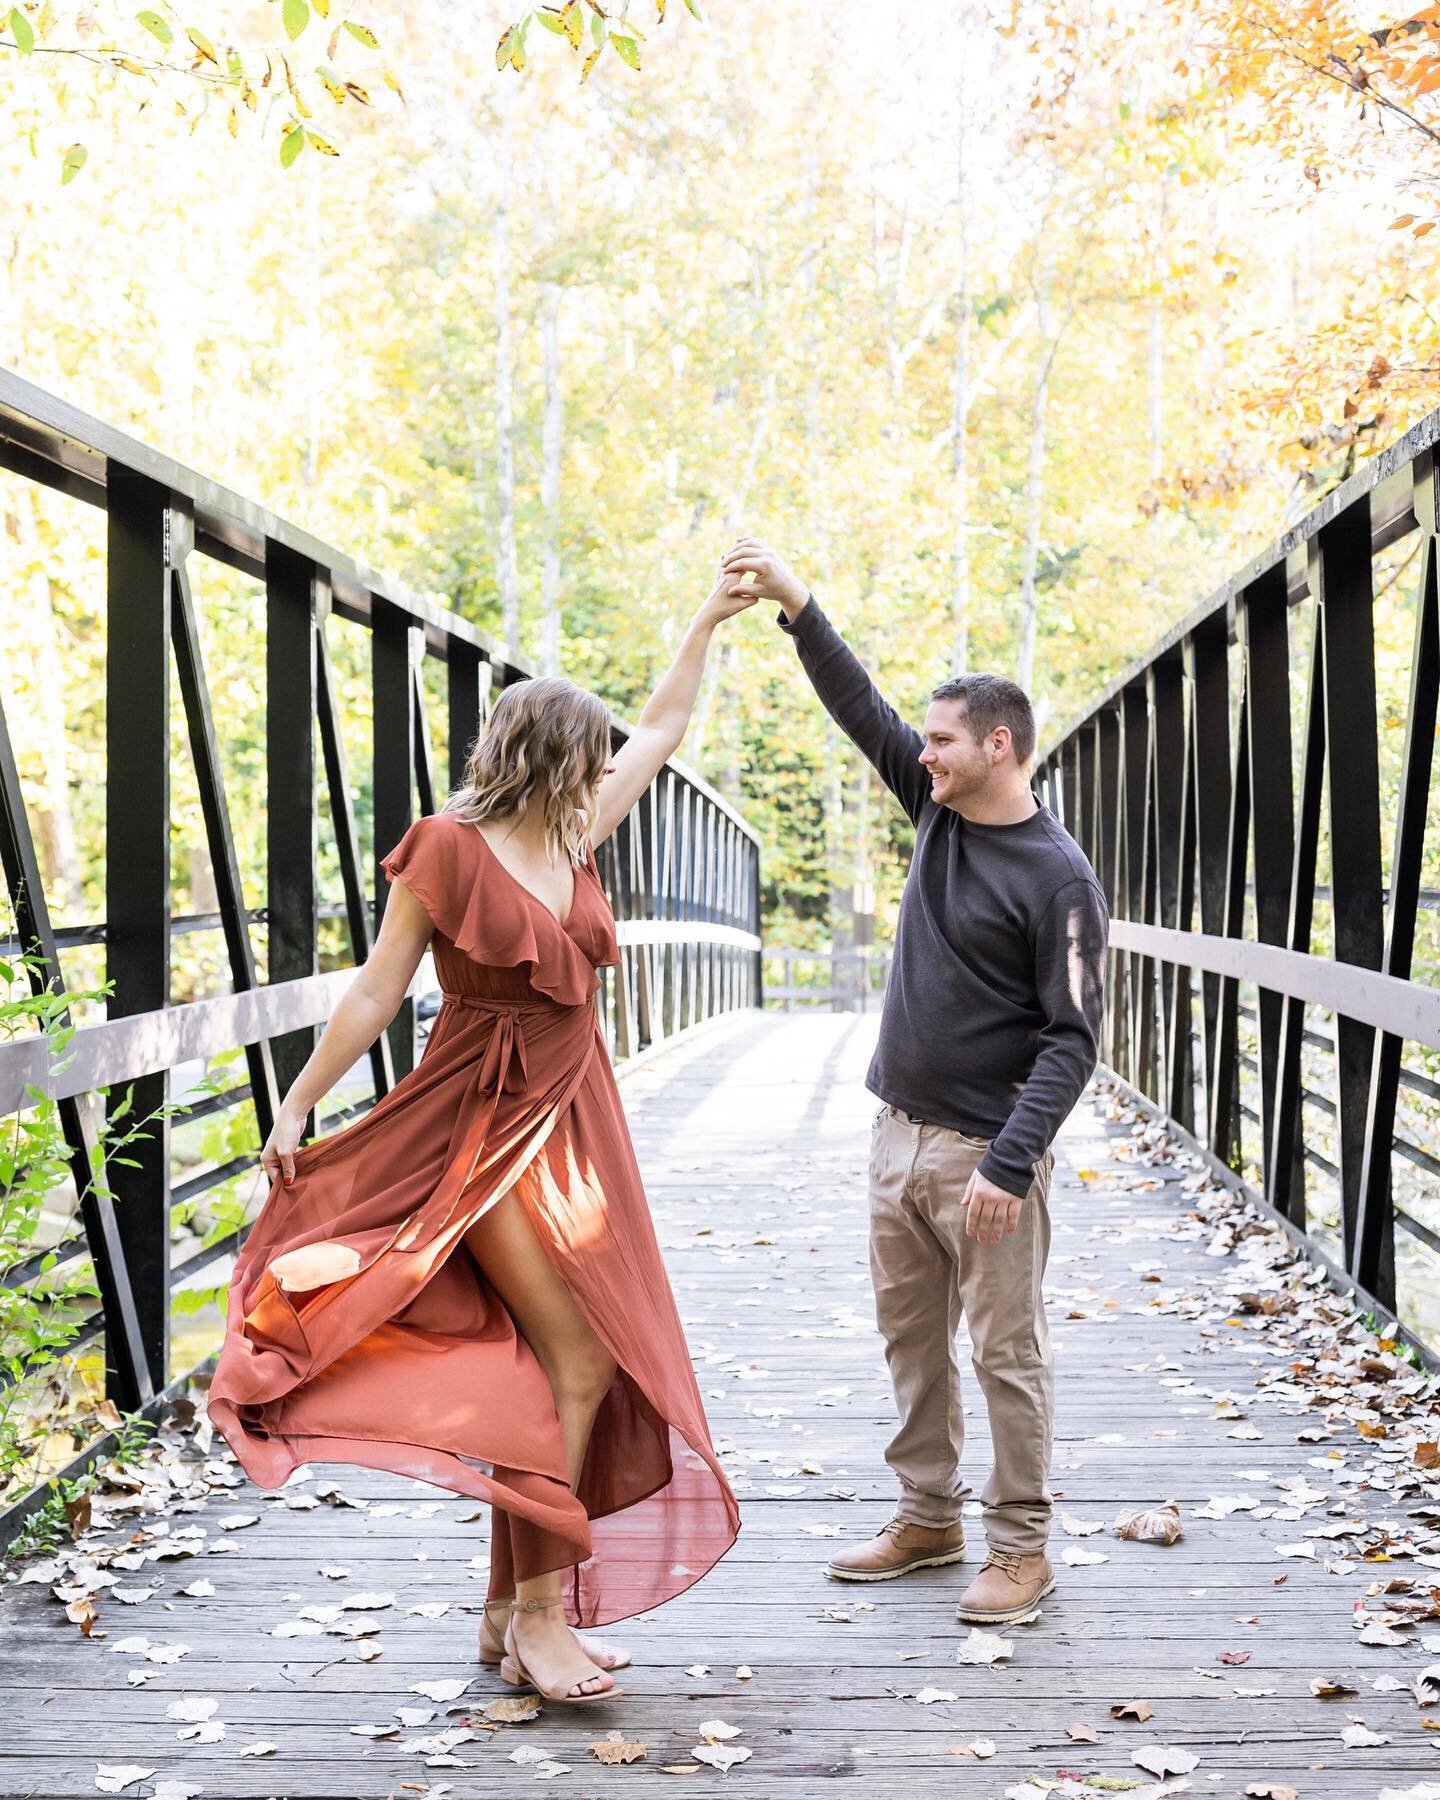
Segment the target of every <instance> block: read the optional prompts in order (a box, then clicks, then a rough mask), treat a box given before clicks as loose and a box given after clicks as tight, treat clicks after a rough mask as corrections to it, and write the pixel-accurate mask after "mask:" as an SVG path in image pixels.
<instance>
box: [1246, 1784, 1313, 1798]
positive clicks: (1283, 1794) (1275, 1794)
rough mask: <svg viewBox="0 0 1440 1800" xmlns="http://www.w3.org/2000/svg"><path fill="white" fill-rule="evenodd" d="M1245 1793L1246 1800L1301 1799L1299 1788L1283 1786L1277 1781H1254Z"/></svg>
mask: <svg viewBox="0 0 1440 1800" xmlns="http://www.w3.org/2000/svg"><path fill="white" fill-rule="evenodd" d="M1245 1794H1246V1800H1300V1790H1299V1788H1293V1787H1282V1786H1281V1785H1280V1784H1279V1783H1278V1782H1275V1781H1252V1782H1251V1783H1250V1785H1249V1787H1247V1788H1246V1790H1245Z"/></svg>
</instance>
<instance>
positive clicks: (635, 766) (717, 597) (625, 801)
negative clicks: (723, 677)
mask: <svg viewBox="0 0 1440 1800" xmlns="http://www.w3.org/2000/svg"><path fill="white" fill-rule="evenodd" d="M755 598H756V597H755V595H754V594H752V593H751V592H749V590H748V589H747V590H745V591H743V592H742V591H740V589H739V583H738V580H737V578H736V577H733V576H730V575H727V574H726V573H725V572H724V570H723V569H722V570H721V572H720V575H719V576H718V578H717V579H716V582H715V586H714V587H713V588H712V589H711V590H710V593H709V595H708V597H707V598H706V600H705V603H704V604H703V605H702V606H701V608H700V610H699V611H698V612H697V613H696V614H695V617H694V618H693V619H692V620H691V621H690V624H689V626H688V627H687V628H686V632H685V636H684V637H683V638H682V639H681V640H680V648H679V649H678V650H677V651H676V652H675V660H674V662H672V663H671V665H670V667H669V668H668V669H667V670H666V671H665V673H664V675H663V676H662V677H661V679H660V683H659V685H658V687H657V688H656V689H655V692H654V693H653V694H652V695H651V696H650V698H649V699H648V700H647V701H646V702H645V705H644V706H643V707H642V708H641V712H640V717H639V718H638V719H637V720H636V721H635V725H634V727H633V729H632V730H631V732H630V735H629V737H627V738H626V740H625V742H624V743H623V744H622V745H621V746H620V748H619V750H617V751H616V753H615V755H614V758H613V759H612V762H611V767H610V772H609V774H608V775H606V777H605V779H604V780H603V781H602V782H601V783H600V792H599V796H598V798H597V800H596V805H595V823H594V826H593V828H592V830H591V833H590V842H591V843H592V844H601V843H603V842H604V841H605V839H606V838H607V837H609V835H610V833H611V832H612V831H613V830H614V829H615V827H616V826H617V825H618V824H619V823H620V821H621V820H622V819H623V818H624V817H625V815H626V813H628V812H629V810H630V808H631V807H632V806H633V805H634V804H635V802H636V801H637V800H638V799H639V798H640V796H641V795H642V794H643V793H644V792H645V790H646V788H647V787H649V785H650V783H651V782H652V781H653V780H654V779H655V776H656V774H657V773H658V772H659V770H660V769H661V768H662V767H663V765H664V763H665V761H666V759H667V758H668V757H671V756H673V755H674V754H675V752H676V750H678V749H679V747H680V740H681V739H682V738H683V737H684V736H685V731H686V728H687V726H688V725H689V723H690V715H691V713H692V712H693V711H694V710H695V697H696V695H697V694H698V693H699V692H700V678H701V676H702V675H703V674H704V672H705V657H706V654H707V653H708V651H709V649H710V639H711V638H712V637H713V635H714V633H715V627H716V626H717V625H719V624H720V623H721V622H722V621H723V620H725V619H730V618H733V617H734V616H735V614H736V613H740V612H744V611H745V609H746V608H747V607H750V606H753V605H754V604H755Z"/></svg>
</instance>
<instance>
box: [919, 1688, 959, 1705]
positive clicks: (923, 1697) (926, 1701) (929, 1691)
mask: <svg viewBox="0 0 1440 1800" xmlns="http://www.w3.org/2000/svg"><path fill="white" fill-rule="evenodd" d="M954 1698H955V1696H954V1694H952V1693H951V1692H950V1690H949V1688H935V1687H925V1688H921V1690H920V1692H919V1693H918V1694H917V1695H916V1696H915V1700H916V1704H917V1705H920V1706H933V1705H934V1704H935V1702H936V1701H937V1700H953V1699H954Z"/></svg>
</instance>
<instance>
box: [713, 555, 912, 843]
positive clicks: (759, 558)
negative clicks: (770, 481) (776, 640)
mask: <svg viewBox="0 0 1440 1800" xmlns="http://www.w3.org/2000/svg"><path fill="white" fill-rule="evenodd" d="M722 567H723V569H724V571H725V573H726V574H727V575H729V576H731V577H732V578H733V581H734V586H733V587H732V588H731V590H730V591H731V592H732V593H742V594H743V593H748V594H754V595H755V596H756V597H757V598H759V599H768V600H774V601H777V602H778V603H779V606H780V612H781V618H780V621H779V623H780V629H781V630H782V631H785V632H788V633H789V635H790V636H791V637H792V638H794V640H795V648H796V649H797V650H798V651H799V652H800V662H801V666H802V667H803V668H804V670H805V673H806V674H807V675H808V676H809V677H810V684H811V686H812V687H813V688H814V689H815V692H816V693H817V694H818V695H819V696H820V699H821V702H822V703H823V705H824V707H825V710H826V711H827V712H828V713H829V714H830V716H831V718H832V719H834V721H835V723H836V724H837V725H838V726H839V727H840V729H841V730H842V731H843V732H844V733H845V735H846V736H847V737H848V738H849V739H850V741H851V742H852V743H853V744H854V745H855V746H856V748H857V749H858V750H859V751H860V752H861V753H862V755H864V756H865V757H866V758H867V759H868V760H869V761H870V762H871V763H872V764H873V765H874V767H875V769H876V771H877V772H878V774H879V776H880V779H881V780H882V781H883V782H884V783H885V785H886V787H888V788H889V790H890V792H891V793H892V794H894V796H895V798H896V799H897V800H898V801H899V802H900V804H901V805H902V806H903V807H904V808H905V811H906V812H907V813H908V814H909V816H910V818H911V819H912V820H918V819H919V817H920V813H921V809H922V808H923V807H924V805H925V802H926V800H927V799H928V798H929V796H930V778H929V776H928V775H927V774H926V773H925V771H924V769H923V768H921V766H920V762H919V756H920V751H921V749H922V748H923V745H922V742H921V738H920V734H919V732H918V731H916V730H915V729H914V727H913V726H910V725H907V724H906V723H905V721H904V720H903V719H902V718H901V717H900V715H899V714H898V713H897V712H896V711H895V708H894V707H893V706H891V705H890V703H889V702H888V701H887V700H885V699H884V698H883V697H882V696H881V694H880V693H879V692H878V690H877V689H876V687H875V684H874V682H873V681H871V679H870V677H869V675H868V674H867V673H866V672H865V669H864V667H863V666H862V665H861V663H860V661H859V659H858V658H857V657H856V655H855V653H854V651H853V650H851V648H850V646H849V645H848V644H847V643H846V642H845V640H844V638H842V637H841V635H840V633H839V632H838V631H837V630H836V629H835V627H834V626H833V625H832V624H831V623H830V621H829V619H827V618H826V617H825V614H824V613H823V612H822V611H821V610H820V605H819V602H818V601H817V600H816V599H815V597H814V595H813V594H811V592H810V590H809V589H808V588H807V587H806V586H805V584H804V583H803V582H802V581H799V580H797V579H796V577H795V575H794V574H793V573H792V572H791V570H790V568H789V567H788V565H787V564H786V563H785V560H784V559H783V557H780V556H778V555H777V554H776V553H775V551H773V550H771V549H768V548H767V547H766V546H765V545H764V544H762V543H760V542H758V541H757V540H756V539H755V538H741V539H739V541H738V542H737V543H736V545H735V547H734V549H733V550H731V552H730V554H729V555H728V556H727V557H726V558H725V560H724V563H723V565H722ZM746 575H753V576H754V581H753V583H750V582H745V583H744V585H742V580H743V578H744V577H745V576H746Z"/></svg>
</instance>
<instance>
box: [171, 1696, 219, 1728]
mask: <svg viewBox="0 0 1440 1800" xmlns="http://www.w3.org/2000/svg"><path fill="white" fill-rule="evenodd" d="M219 1706H220V1702H219V1701H218V1700H212V1699H210V1698H209V1696H208V1695H205V1696H202V1695H199V1694H197V1695H196V1696H195V1698H194V1699H193V1700H172V1701H171V1702H170V1704H169V1705H168V1706H167V1707H166V1708H165V1717H166V1718H167V1719H179V1720H181V1721H183V1722H184V1723H185V1724H187V1725H194V1724H198V1723H199V1722H200V1721H201V1720H203V1719H209V1718H213V1716H214V1715H215V1713H216V1712H217V1711H218V1710H219Z"/></svg>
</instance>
